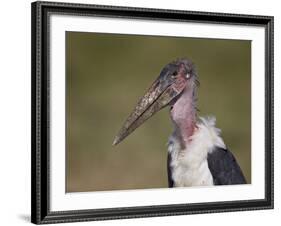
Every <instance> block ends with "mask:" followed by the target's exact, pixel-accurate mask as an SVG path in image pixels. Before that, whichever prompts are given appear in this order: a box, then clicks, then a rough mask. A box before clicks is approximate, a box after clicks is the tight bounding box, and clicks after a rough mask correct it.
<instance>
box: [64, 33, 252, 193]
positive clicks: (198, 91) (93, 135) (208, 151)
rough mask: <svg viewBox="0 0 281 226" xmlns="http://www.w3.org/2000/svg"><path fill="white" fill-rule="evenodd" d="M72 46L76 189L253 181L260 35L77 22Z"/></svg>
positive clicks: (70, 176)
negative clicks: (98, 29)
mask: <svg viewBox="0 0 281 226" xmlns="http://www.w3.org/2000/svg"><path fill="white" fill-rule="evenodd" d="M66 47H67V48H66V59H67V60H66V68H67V73H66V84H67V91H66V100H67V101H66V109H67V112H66V114H67V125H66V128H67V133H66V134H67V150H66V152H67V179H66V181H67V182H66V184H67V185H66V186H67V189H66V190H67V192H83V191H99V190H115V189H144V188H148V189H149V188H166V187H185V186H187V187H189V186H210V185H231V184H245V183H248V184H250V183H251V41H250V40H221V39H202V38H183V37H161V36H141V35H121V34H99V33H85V32H67V33H66ZM157 77H158V78H157ZM156 78H157V79H156ZM152 82H153V84H152V85H151V83H152ZM150 85H151V86H150ZM149 87H150V88H149ZM145 92H146V93H145ZM142 95H144V96H143V97H141V96H142ZM137 101H138V104H136V103H137ZM135 106H136V107H135ZM134 107H135V109H134V110H133V108H134ZM161 109H163V110H162V111H160V110H161ZM130 112H132V113H131V115H130V116H129V117H128V118H127V120H125V119H126V117H127V116H128V115H129V113H130ZM156 113H157V114H156ZM154 114H155V116H154ZM151 116H153V117H152V118H151V120H148V121H147V122H145V121H146V120H147V119H149V118H150V117H151ZM144 122H145V123H144ZM122 124H123V127H122V129H120V128H121V125H122ZM142 124H143V125H142ZM141 125H142V126H141ZM138 127H140V128H138ZM137 128H138V129H137ZM119 129H120V131H119V133H118V134H117V131H118V130H119ZM135 129H137V130H136V131H134V130H135ZM133 131H134V132H133ZM132 132H133V133H132ZM131 133H132V134H131ZM171 133H172V135H171ZM129 134H131V135H130V136H129V137H128V138H126V139H125V140H124V141H123V142H121V141H122V140H123V139H124V138H125V137H126V136H128V135H129ZM115 135H116V137H115ZM114 137H115V140H114V141H113V138H114ZM120 142H121V143H120ZM112 143H113V146H112ZM118 143H120V144H118ZM117 144H118V145H117ZM234 156H235V157H234Z"/></svg>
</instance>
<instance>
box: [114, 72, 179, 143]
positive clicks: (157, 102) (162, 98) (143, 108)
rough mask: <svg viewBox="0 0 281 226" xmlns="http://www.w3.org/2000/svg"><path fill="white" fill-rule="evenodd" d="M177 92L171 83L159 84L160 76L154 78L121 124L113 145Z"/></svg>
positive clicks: (165, 104) (162, 106) (169, 100)
mask: <svg viewBox="0 0 281 226" xmlns="http://www.w3.org/2000/svg"><path fill="white" fill-rule="evenodd" d="M179 94H180V92H177V90H174V89H173V88H172V87H171V84H161V82H160V77H159V78H158V79H156V81H155V82H154V83H153V84H152V85H151V87H150V88H149V89H148V91H147V92H146V94H145V95H144V96H143V97H142V98H141V99H140V100H139V102H138V104H137V106H136V107H135V109H134V111H133V112H132V113H131V114H130V116H129V117H128V118H127V120H126V121H125V123H124V124H123V127H122V128H121V130H120V131H119V133H118V134H117V135H116V137H115V139H114V141H113V145H116V144H118V143H120V142H121V141H122V140H123V139H124V138H125V137H127V136H128V135H129V134H130V133H132V132H133V131H134V130H135V129H136V128H138V127H139V126H140V125H141V124H142V123H144V122H145V121H146V120H147V119H149V118H150V117H151V116H152V115H154V114H155V113H156V112H158V111H159V110H161V109H162V108H164V107H165V106H167V105H168V104H169V103H170V102H171V101H172V100H173V99H174V98H175V97H176V96H178V95H179Z"/></svg>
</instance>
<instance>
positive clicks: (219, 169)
mask: <svg viewBox="0 0 281 226" xmlns="http://www.w3.org/2000/svg"><path fill="white" fill-rule="evenodd" d="M207 160H208V166H209V169H210V172H211V174H212V176H213V180H214V185H229V184H246V183H247V182H246V180H245V177H244V175H243V173H242V171H241V169H240V167H239V165H238V163H237V162H236V160H235V158H234V156H233V154H232V153H231V152H230V151H229V150H227V149H223V148H219V147H216V148H215V149H214V150H213V151H212V152H211V153H208V157H207Z"/></svg>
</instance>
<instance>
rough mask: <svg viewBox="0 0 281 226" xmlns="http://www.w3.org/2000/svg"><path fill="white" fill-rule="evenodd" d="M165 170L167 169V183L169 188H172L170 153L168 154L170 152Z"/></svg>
mask: <svg viewBox="0 0 281 226" xmlns="http://www.w3.org/2000/svg"><path fill="white" fill-rule="evenodd" d="M167 171H168V185H169V188H172V187H174V181H173V178H172V168H171V154H170V152H168V160H167Z"/></svg>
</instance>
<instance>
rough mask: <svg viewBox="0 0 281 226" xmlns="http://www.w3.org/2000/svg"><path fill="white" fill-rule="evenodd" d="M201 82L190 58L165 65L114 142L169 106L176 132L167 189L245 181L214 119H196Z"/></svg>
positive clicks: (120, 139)
mask: <svg viewBox="0 0 281 226" xmlns="http://www.w3.org/2000/svg"><path fill="white" fill-rule="evenodd" d="M197 86H198V81H197V75H196V72H195V68H194V65H193V63H192V62H191V61H190V60H188V59H179V60H176V61H174V62H171V63H169V64H167V65H166V66H165V67H164V68H163V70H162V71H161V73H160V75H159V77H158V78H157V79H156V81H155V82H154V83H153V84H152V86H151V87H150V88H149V90H148V91H147V92H146V94H145V95H144V96H143V97H142V98H141V99H140V100H139V102H138V104H137V106H136V108H135V109H134V111H133V112H132V113H131V115H130V116H129V117H128V118H127V120H126V121H125V123H124V125H123V127H122V128H121V130H120V132H119V133H118V135H117V136H116V137H115V140H114V142H113V144H118V143H119V142H121V141H122V140H123V139H124V138H125V137H126V136H128V135H129V134H130V133H131V132H133V131H134V130H135V129H136V128H137V127H139V126H140V125H141V124H142V123H143V122H145V121H146V120H147V119H148V118H150V117H151V116H152V115H153V114H154V113H156V112H157V111H159V110H160V109H162V108H164V107H166V106H170V118H171V120H172V122H173V125H174V132H173V134H172V135H171V136H170V138H169V142H168V161H167V169H168V184H169V187H186V186H205V185H207V186H210V185H228V184H244V183H246V180H245V178H244V176H243V173H242V171H241V169H240V167H239V165H238V164H237V162H236V160H235V158H234V156H233V155H232V153H231V152H230V151H229V150H227V148H226V146H225V144H224V141H223V139H222V138H221V137H220V130H219V129H218V128H216V127H215V121H216V120H215V118H214V117H208V118H198V117H197V111H196V90H197Z"/></svg>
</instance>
